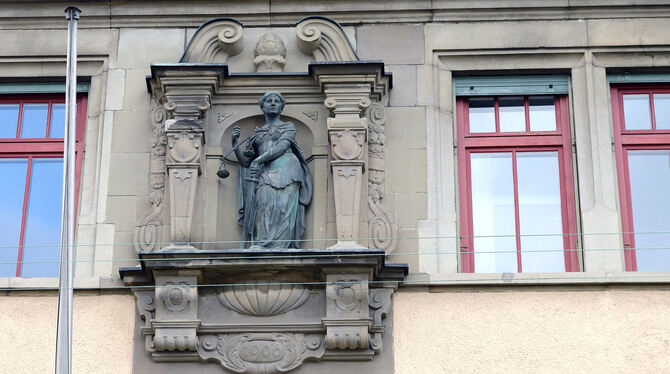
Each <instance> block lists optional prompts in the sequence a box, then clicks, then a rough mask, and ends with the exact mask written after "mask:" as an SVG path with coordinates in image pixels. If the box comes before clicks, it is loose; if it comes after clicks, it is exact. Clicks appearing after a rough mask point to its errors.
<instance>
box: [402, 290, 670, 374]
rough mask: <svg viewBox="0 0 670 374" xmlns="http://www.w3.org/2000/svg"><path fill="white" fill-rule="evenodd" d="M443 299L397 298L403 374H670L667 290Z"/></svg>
mask: <svg viewBox="0 0 670 374" xmlns="http://www.w3.org/2000/svg"><path fill="white" fill-rule="evenodd" d="M438 291H445V292H412V291H406V290H401V291H400V292H398V293H396V294H395V295H394V298H395V302H394V318H393V321H394V335H393V339H394V350H395V352H394V354H395V373H396V374H415V373H422V374H433V373H435V374H438V373H439V374H443V373H667V372H668V368H670V288H668V287H663V288H654V289H650V288H616V289H612V288H610V289H604V288H601V289H589V290H576V289H570V288H566V289H551V290H548V289H544V288H543V289H537V288H524V289H517V290H514V289H512V290H510V289H505V290H500V289H481V290H479V289H478V290H473V289H467V290H465V289H454V288H450V289H438ZM473 291H475V292H473ZM477 291H480V292H477Z"/></svg>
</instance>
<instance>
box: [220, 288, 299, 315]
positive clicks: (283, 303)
mask: <svg viewBox="0 0 670 374" xmlns="http://www.w3.org/2000/svg"><path fill="white" fill-rule="evenodd" d="M252 283H257V284H248V285H244V286H242V285H240V286H226V287H222V289H221V290H220V291H219V292H218V297H219V300H220V301H221V304H223V306H225V307H226V308H228V309H230V310H234V311H235V312H237V313H240V314H244V315H247V316H257V317H269V316H276V315H278V314H282V313H286V312H288V311H290V310H293V309H296V308H298V307H300V306H301V305H302V304H304V303H305V301H307V298H308V297H309V289H308V288H307V287H305V286H302V285H297V284H283V283H279V284H268V283H267V282H252Z"/></svg>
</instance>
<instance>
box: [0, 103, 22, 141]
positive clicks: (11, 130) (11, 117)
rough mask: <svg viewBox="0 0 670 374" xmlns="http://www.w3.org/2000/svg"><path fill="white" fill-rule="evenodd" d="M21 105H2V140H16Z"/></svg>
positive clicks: (0, 128) (0, 120)
mask: <svg viewBox="0 0 670 374" xmlns="http://www.w3.org/2000/svg"><path fill="white" fill-rule="evenodd" d="M18 122H19V104H0V138H16V125H17V123H18Z"/></svg>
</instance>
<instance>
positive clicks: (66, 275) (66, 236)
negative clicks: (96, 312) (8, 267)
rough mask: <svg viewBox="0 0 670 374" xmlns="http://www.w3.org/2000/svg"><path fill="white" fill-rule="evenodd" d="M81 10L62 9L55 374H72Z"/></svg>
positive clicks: (74, 8) (70, 7)
mask: <svg viewBox="0 0 670 374" xmlns="http://www.w3.org/2000/svg"><path fill="white" fill-rule="evenodd" d="M80 13H81V10H79V9H78V8H76V7H73V6H69V7H67V8H65V19H66V20H67V21H68V26H67V37H68V39H67V75H66V78H65V149H64V150H63V218H62V224H61V247H60V248H61V263H60V279H59V287H58V325H57V330H58V332H57V337H56V371H55V372H56V374H70V373H71V372H72V289H73V287H72V286H73V282H72V278H73V273H74V272H73V266H72V264H73V262H72V260H73V253H74V218H75V212H74V203H75V201H74V200H75V195H74V188H75V186H74V184H75V178H74V165H75V155H74V141H75V136H76V127H77V126H76V110H77V108H76V99H77V21H79V14H80Z"/></svg>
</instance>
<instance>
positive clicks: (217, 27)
mask: <svg viewBox="0 0 670 374" xmlns="http://www.w3.org/2000/svg"><path fill="white" fill-rule="evenodd" d="M242 35H243V34H242V24H241V23H240V22H238V21H236V20H234V19H232V18H220V19H216V20H212V21H211V22H209V23H207V24H205V25H203V26H201V27H200V29H198V31H197V32H196V33H195V34H194V35H193V38H191V41H190V42H189V44H188V46H187V47H186V51H184V55H183V56H182V57H181V60H180V62H226V61H228V58H230V57H231V56H236V55H238V54H240V53H241V52H242V50H243V49H244V45H243V39H242Z"/></svg>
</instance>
